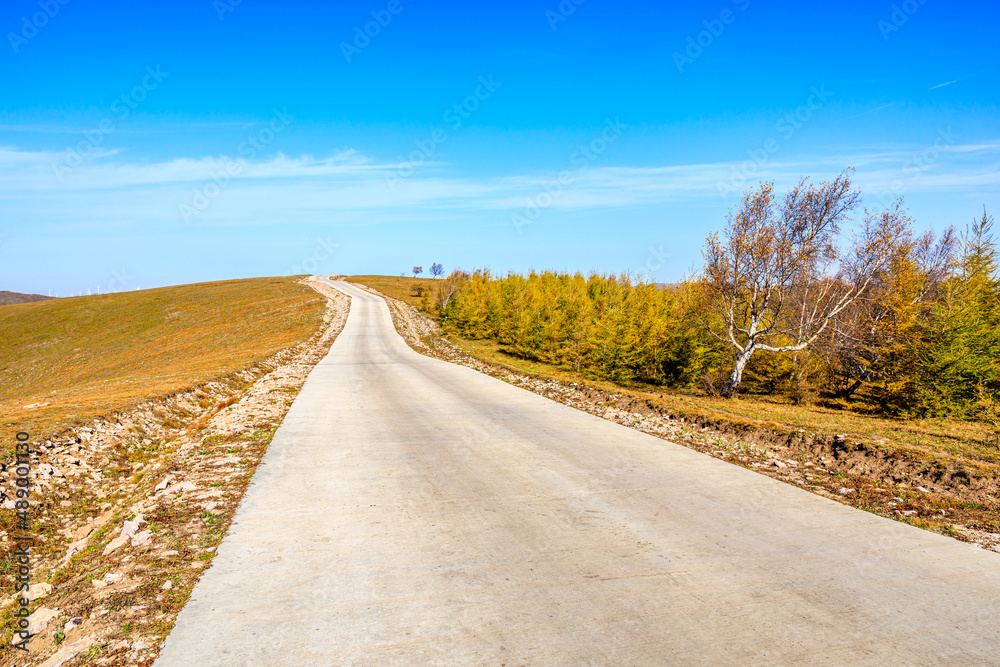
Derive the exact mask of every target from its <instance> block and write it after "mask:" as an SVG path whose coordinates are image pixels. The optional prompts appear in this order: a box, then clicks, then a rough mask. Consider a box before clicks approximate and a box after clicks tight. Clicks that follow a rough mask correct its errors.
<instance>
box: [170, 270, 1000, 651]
mask: <svg viewBox="0 0 1000 667" xmlns="http://www.w3.org/2000/svg"><path fill="white" fill-rule="evenodd" d="M331 284H333V285H334V286H335V287H336V288H337V289H340V290H342V291H343V292H345V293H347V294H348V295H350V296H351V298H352V303H351V311H350V316H349V318H348V320H347V324H346V326H345V328H344V330H343V332H342V333H341V334H340V336H339V338H338V339H337V340H336V342H335V343H334V345H333V347H332V348H331V350H330V353H329V355H328V356H327V357H326V358H325V359H324V360H323V361H322V362H321V363H320V364H319V365H318V366H316V368H315V369H314V370H313V372H312V373H311V375H310V376H309V379H308V381H307V382H306V384H305V385H304V387H303V388H302V391H301V393H300V394H299V395H298V397H297V398H296V400H295V403H294V404H293V405H292V407H291V409H290V410H289V412H288V415H287V416H286V417H285V420H284V423H283V424H282V426H281V428H280V429H279V430H278V432H277V434H276V435H275V437H274V440H273V442H272V444H271V446H270V449H269V451H268V452H267V454H266V456H265V457H264V460H263V463H262V464H261V466H260V468H259V469H258V471H257V473H256V475H255V477H254V479H253V483H252V485H251V487H250V489H249V490H248V492H247V494H246V496H245V498H244V500H243V503H242V504H241V506H240V508H239V510H238V512H237V514H236V519H235V521H234V524H233V526H232V528H231V529H230V531H229V534H228V535H227V537H226V538H225V540H224V541H223V543H222V544H221V546H220V547H219V550H218V555H217V556H216V558H215V561H214V564H213V566H212V567H211V569H209V570H208V571H206V572H205V573H204V575H203V576H202V578H201V580H200V582H199V583H198V585H197V586H196V587H195V589H194V593H193V596H192V599H191V601H190V602H189V604H188V605H187V607H186V608H185V609H184V610H183V611H182V612H181V614H180V616H179V618H178V621H177V624H176V626H175V628H174V630H173V632H172V634H171V635H170V637H169V638H168V639H167V642H166V644H165V646H164V649H163V651H162V653H161V656H160V658H159V659H158V661H157V663H156V664H157V665H158V666H159V667H174V666H177V667H181V666H184V667H188V666H190V665H198V666H199V667H205V666H210V665H225V666H227V667H229V666H232V665H295V666H300V665H324V666H326V665H427V664H435V665H441V664H445V665H452V664H454V665H511V666H513V665H525V664H533V665H546V664H567V665H663V664H682V665H691V664H704V665H718V664H762V665H763V664H767V665H771V664H834V665H839V664H851V665H859V664H861V665H904V664H914V665H922V664H926V665H940V664H948V665H964V664H968V665H983V664H1000V603H998V600H1000V555H998V554H995V553H988V552H985V551H983V550H981V549H977V548H975V547H972V546H969V545H966V544H962V543H959V542H956V541H954V540H951V539H948V538H945V537H942V536H939V535H935V534H932V533H928V532H925V531H922V530H919V529H916V528H912V527H909V526H906V525H903V524H900V523H897V522H893V521H889V520H887V519H883V518H879V517H877V516H874V515H871V514H868V513H865V512H862V511H858V510H855V509H852V508H849V507H846V506H844V505H840V504H838V503H835V502H832V501H829V500H826V499H823V498H821V497H818V496H815V495H812V494H810V493H808V492H805V491H802V490H800V489H797V488H794V487H791V486H788V485H785V484H782V483H781V482H778V481H775V480H772V479H770V478H768V477H765V476H763V475H758V474H756V473H753V472H751V471H748V470H745V469H743V468H739V467H736V466H733V465H730V464H727V463H725V462H722V461H719V460H716V459H713V458H711V457H708V456H705V455H702V454H699V453H697V452H694V451H692V450H689V449H686V448H684V447H682V446H679V445H675V444H672V443H669V442H666V441H664V440H661V439H659V438H655V437H653V436H650V435H645V434H643V433H639V432H637V431H634V430H631V429H628V428H625V427H623V426H619V425H617V424H614V423H612V422H608V421H604V420H602V419H599V418H597V417H594V416H591V415H589V414H586V413H583V412H580V411H577V410H574V409H573V408H570V407H567V406H564V405H562V404H559V403H556V402H553V401H550V400H548V399H545V398H542V397H540V396H538V395H535V394H532V393H530V392H527V391H525V390H522V389H519V388H516V387H513V386H510V385H508V384H506V383H504V382H502V381H500V380H496V379H493V378H490V377H487V376H485V375H482V374H479V373H477V372H475V371H473V370H471V369H468V368H464V367H461V366H456V365H453V364H449V363H446V362H442V361H438V360H434V359H429V358H427V357H424V356H421V355H419V354H417V353H416V352H414V351H412V350H411V349H410V348H409V347H407V345H406V344H405V343H404V341H403V340H402V339H401V338H400V337H399V336H398V335H397V334H396V332H395V330H394V328H393V325H392V321H391V319H390V317H389V312H388V309H387V307H386V305H385V302H384V301H383V300H381V299H380V298H378V297H375V296H373V295H371V294H369V293H367V292H364V291H362V290H360V289H358V288H356V287H353V286H350V285H347V284H345V283H331Z"/></svg>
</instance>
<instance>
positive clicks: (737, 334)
mask: <svg viewBox="0 0 1000 667" xmlns="http://www.w3.org/2000/svg"><path fill="white" fill-rule="evenodd" d="M851 176H852V170H850V169H848V170H845V171H844V172H843V173H841V174H840V175H839V176H837V178H835V179H834V180H832V181H828V182H822V183H819V184H817V185H813V184H810V183H809V182H808V180H807V179H805V178H803V179H802V180H801V181H799V184H798V185H796V186H795V187H793V188H792V189H791V190H789V191H788V193H787V194H786V195H785V197H784V199H782V200H780V201H779V200H778V198H777V197H776V196H775V193H774V184H773V182H772V183H761V184H760V186H759V187H758V188H757V189H755V190H751V191H748V192H747V193H746V194H745V195H744V196H743V199H742V201H741V203H740V206H739V207H738V209H737V210H736V211H735V212H734V213H731V214H730V215H729V216H728V218H727V225H726V227H725V229H724V230H723V232H722V236H721V238H720V236H719V234H712V235H710V236H709V237H708V239H707V241H706V248H705V252H704V255H705V261H706V263H705V271H704V276H703V281H704V288H705V293H706V296H707V298H708V303H709V305H710V309H711V310H712V311H714V313H715V314H717V315H718V316H719V321H721V322H722V326H721V327H719V326H711V325H709V324H708V323H707V322H705V321H704V320H703V323H705V324H706V326H708V328H709V330H710V331H711V333H712V334H713V335H714V336H715V337H717V338H718V339H719V340H721V341H723V343H725V344H726V345H728V346H730V347H732V348H733V349H734V350H735V360H734V363H733V369H732V372H731V373H730V375H729V379H728V380H727V381H726V383H725V384H724V386H723V388H722V390H721V393H722V395H723V396H727V397H729V396H732V395H733V394H734V393H735V392H736V389H737V388H738V387H739V385H740V383H741V382H742V379H743V371H744V370H745V369H746V366H747V363H749V361H750V359H751V358H752V357H753V355H754V354H755V353H756V352H759V351H761V350H766V351H770V352H797V351H800V350H804V349H806V348H807V347H808V346H809V345H811V344H812V343H813V342H815V341H816V340H817V338H819V337H820V336H821V335H822V334H823V332H824V331H825V330H826V328H827V327H828V326H829V325H830V322H831V321H832V320H833V319H834V318H835V317H836V316H837V315H838V314H839V313H840V312H841V311H843V310H844V309H845V308H847V307H848V306H849V305H850V304H851V303H853V302H854V301H855V300H856V299H858V298H859V297H860V296H862V295H863V294H864V293H865V291H866V290H867V289H868V287H869V285H870V284H871V282H872V279H873V277H874V276H875V275H877V274H878V273H879V272H880V271H882V270H884V269H885V267H886V266H887V264H888V262H889V261H891V258H892V256H893V252H894V250H893V249H894V248H895V246H896V245H897V244H898V242H899V239H900V238H903V237H905V236H906V235H907V234H908V233H909V224H910V222H909V218H908V217H907V216H906V214H905V212H904V211H903V209H902V201H899V202H897V203H896V206H895V207H894V208H892V209H891V210H887V211H884V212H882V213H869V212H868V211H865V215H864V221H863V224H862V225H861V229H860V232H859V233H858V235H857V236H856V237H855V239H854V242H853V244H852V245H851V246H850V247H849V248H848V249H847V250H842V249H841V248H840V247H839V245H838V243H839V240H840V231H841V226H842V225H843V224H844V223H845V222H846V221H848V220H849V218H850V215H851V214H852V213H853V212H854V211H855V210H856V209H857V208H858V206H859V204H860V200H861V193H860V191H859V190H858V189H856V188H854V187H853V184H852V180H851Z"/></svg>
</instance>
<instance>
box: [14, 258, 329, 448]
mask: <svg viewBox="0 0 1000 667" xmlns="http://www.w3.org/2000/svg"><path fill="white" fill-rule="evenodd" d="M324 307H325V300H324V299H323V298H322V297H320V296H319V295H318V294H317V293H316V292H314V291H313V290H312V289H311V288H309V287H307V286H305V285H301V284H297V283H296V282H295V279H294V278H252V279H247V280H230V281H224V282H211V283H200V284H194V285H182V286H178V287H165V288H161V289H153V290H145V291H140V292H124V293H119V294H106V295H100V296H88V297H75V298H68V299H56V300H52V301H42V302H38V303H26V304H18V305H11V306H2V307H0V414H2V415H3V417H2V419H3V424H4V427H5V431H6V432H7V433H9V434H10V438H9V440H10V441H11V442H12V441H13V434H14V432H15V431H28V432H29V433H31V434H32V436H33V439H35V438H39V437H45V436H46V435H49V434H52V433H56V432H59V431H60V430H62V429H64V428H66V427H68V426H71V425H73V424H78V423H80V422H83V421H86V420H89V419H91V418H93V417H95V416H98V415H102V414H107V413H108V412H112V411H115V410H120V409H124V408H128V407H130V406H132V405H134V404H136V403H138V402H140V401H142V400H143V399H145V398H153V397H156V396H162V395H164V394H169V393H171V392H174V391H178V390H181V389H185V388H187V387H190V386H192V385H195V384H198V383H201V382H205V381H208V380H211V379H213V378H216V377H222V376H225V375H228V374H230V373H233V372H235V371H238V370H241V369H243V368H246V367H248V366H250V365H252V364H253V363H255V362H257V361H260V360H262V359H264V358H266V357H268V356H270V355H272V354H274V353H275V352H277V351H279V350H281V349H283V348H286V347H289V346H291V345H294V344H296V343H298V342H300V341H304V340H306V339H308V338H309V337H310V336H311V335H312V334H313V333H314V332H316V331H317V330H318V328H319V326H320V325H321V323H322V319H323V311H324ZM35 404H42V405H39V406H38V407H32V408H28V407H26V406H29V405H35Z"/></svg>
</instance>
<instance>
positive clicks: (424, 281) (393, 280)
mask: <svg viewBox="0 0 1000 667" xmlns="http://www.w3.org/2000/svg"><path fill="white" fill-rule="evenodd" d="M347 281H348V282H352V283H360V284H362V285H367V286H368V287H371V288H372V289H374V290H378V291H379V292H381V293H382V294H385V295H386V296H391V297H392V298H393V299H399V300H400V301H405V302H406V303H408V304H410V305H411V306H413V307H414V308H420V297H418V296H416V294H414V290H413V288H414V287H418V286H423V287H426V288H429V289H434V287H435V283H438V282H441V281H440V280H439V279H438V280H436V279H434V278H405V277H400V276H348V277H347Z"/></svg>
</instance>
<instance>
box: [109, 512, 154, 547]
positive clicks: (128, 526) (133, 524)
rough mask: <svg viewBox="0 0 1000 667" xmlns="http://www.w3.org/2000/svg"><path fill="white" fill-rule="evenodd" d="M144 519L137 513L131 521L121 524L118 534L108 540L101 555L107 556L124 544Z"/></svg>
mask: <svg viewBox="0 0 1000 667" xmlns="http://www.w3.org/2000/svg"><path fill="white" fill-rule="evenodd" d="M145 521H146V518H145V517H144V516H143V515H141V514H137V515H136V517H135V518H134V519H132V520H131V521H126V522H125V523H124V524H123V525H122V532H121V533H120V534H119V535H118V537H116V538H115V539H113V540H111V541H110V542H108V544H107V546H106V547H104V553H103V555H105V556H107V555H108V554H110V553H112V552H114V551H116V550H117V549H119V548H120V547H123V546H125V543H126V542H128V541H129V540H130V539H132V536H133V535H135V534H136V532H137V531H138V530H139V526H140V525H142V524H143V523H145Z"/></svg>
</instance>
